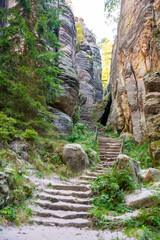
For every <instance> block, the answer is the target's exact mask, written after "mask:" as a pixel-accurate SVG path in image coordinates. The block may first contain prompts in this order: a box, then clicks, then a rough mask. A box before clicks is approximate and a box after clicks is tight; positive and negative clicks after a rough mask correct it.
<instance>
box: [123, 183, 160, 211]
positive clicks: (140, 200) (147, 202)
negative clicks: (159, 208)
mask: <svg viewBox="0 0 160 240" xmlns="http://www.w3.org/2000/svg"><path fill="white" fill-rule="evenodd" d="M156 196H157V192H156V191H151V190H147V189H145V188H143V189H140V190H135V191H134V192H133V193H131V194H129V195H127V196H126V198H125V201H126V204H127V205H128V206H129V207H135V208H141V207H151V206H154V205H155V204H156V203H157V202H158V197H156Z"/></svg>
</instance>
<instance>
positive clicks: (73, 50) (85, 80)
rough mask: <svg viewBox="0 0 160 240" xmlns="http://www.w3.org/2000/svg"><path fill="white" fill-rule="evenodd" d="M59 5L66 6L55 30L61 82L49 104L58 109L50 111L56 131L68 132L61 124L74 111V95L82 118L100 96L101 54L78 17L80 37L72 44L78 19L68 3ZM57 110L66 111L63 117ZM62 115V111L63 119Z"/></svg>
mask: <svg viewBox="0 0 160 240" xmlns="http://www.w3.org/2000/svg"><path fill="white" fill-rule="evenodd" d="M61 7H62V9H63V10H67V12H66V13H64V14H63V15H60V19H62V20H63V21H62V25H61V27H60V28H59V31H58V37H59V41H60V43H61V44H62V46H61V48H60V50H62V51H63V55H64V56H63V57H61V59H60V62H59V68H60V69H62V70H63V73H61V74H60V76H59V78H60V79H62V80H63V81H64V83H63V84H62V88H63V90H64V92H63V94H62V95H60V96H59V99H58V102H56V103H53V104H52V107H54V108H56V109H58V110H59V111H60V112H59V114H58V115H57V114H55V115H54V114H53V115H54V116H56V118H58V119H59V120H56V121H54V123H55V125H56V128H57V131H58V132H59V133H61V132H67V133H68V134H69V133H71V127H69V130H67V129H66V127H65V126H67V125H68V124H69V125H70V126H71V123H72V119H71V118H72V117H73V115H74V112H75V108H76V104H77V100H78V95H79V94H81V95H82V98H83V102H84V103H85V104H84V105H83V107H82V114H81V118H82V119H83V120H91V110H92V108H93V105H94V104H95V102H96V101H97V100H99V99H102V83H101V57H100V52H99V48H98V46H97V45H96V39H95V37H94V35H93V33H92V32H91V31H89V29H88V28H87V27H86V25H85V24H84V21H83V20H82V19H80V24H81V27H82V30H83V37H84V38H83V41H81V43H77V46H76V28H75V23H76V24H77V23H79V20H78V19H77V18H74V15H73V13H72V11H71V9H70V7H69V6H68V5H67V4H66V3H64V2H61ZM53 111H55V110H54V109H53V108H52V111H51V112H52V113H53ZM56 111H57V110H56ZM61 112H62V113H65V114H66V119H65V121H63V120H62V119H61V116H62V114H61ZM67 115H68V116H67ZM64 116H65V115H64V114H63V119H64ZM69 118H70V123H69ZM57 121H59V122H61V125H59V124H58V125H57V124H56V123H57ZM66 122H68V124H67V125H66V124H65V123H66ZM63 123H64V124H63ZM63 125H65V126H63ZM61 126H62V127H61ZM64 130H66V131H64Z"/></svg>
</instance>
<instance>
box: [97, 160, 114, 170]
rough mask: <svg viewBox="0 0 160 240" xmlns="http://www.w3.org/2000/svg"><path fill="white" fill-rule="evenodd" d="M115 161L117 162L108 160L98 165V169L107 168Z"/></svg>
mask: <svg viewBox="0 0 160 240" xmlns="http://www.w3.org/2000/svg"><path fill="white" fill-rule="evenodd" d="M115 163H116V161H113V162H107V163H106V164H105V165H100V166H99V167H98V169H105V168H107V167H112V166H113V165H114V164H115Z"/></svg>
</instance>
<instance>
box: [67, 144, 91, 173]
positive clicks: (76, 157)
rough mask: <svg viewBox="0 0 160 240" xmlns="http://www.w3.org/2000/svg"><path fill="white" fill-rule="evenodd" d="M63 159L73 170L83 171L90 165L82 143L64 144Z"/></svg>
mask: <svg viewBox="0 0 160 240" xmlns="http://www.w3.org/2000/svg"><path fill="white" fill-rule="evenodd" d="M63 160H64V162H65V163H66V164H67V165H68V166H69V167H70V169H71V171H73V172H81V171H83V170H84V169H85V168H86V167H88V166H89V161H88V156H87V154H86V153H85V151H84V149H83V148H82V146H81V145H80V144H67V145H66V146H64V148H63Z"/></svg>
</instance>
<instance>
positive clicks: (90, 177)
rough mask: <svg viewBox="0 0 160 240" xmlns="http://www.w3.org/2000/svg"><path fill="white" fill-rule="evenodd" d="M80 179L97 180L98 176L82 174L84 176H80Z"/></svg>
mask: <svg viewBox="0 0 160 240" xmlns="http://www.w3.org/2000/svg"><path fill="white" fill-rule="evenodd" d="M80 179H85V180H96V179H97V177H93V176H82V177H80Z"/></svg>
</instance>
